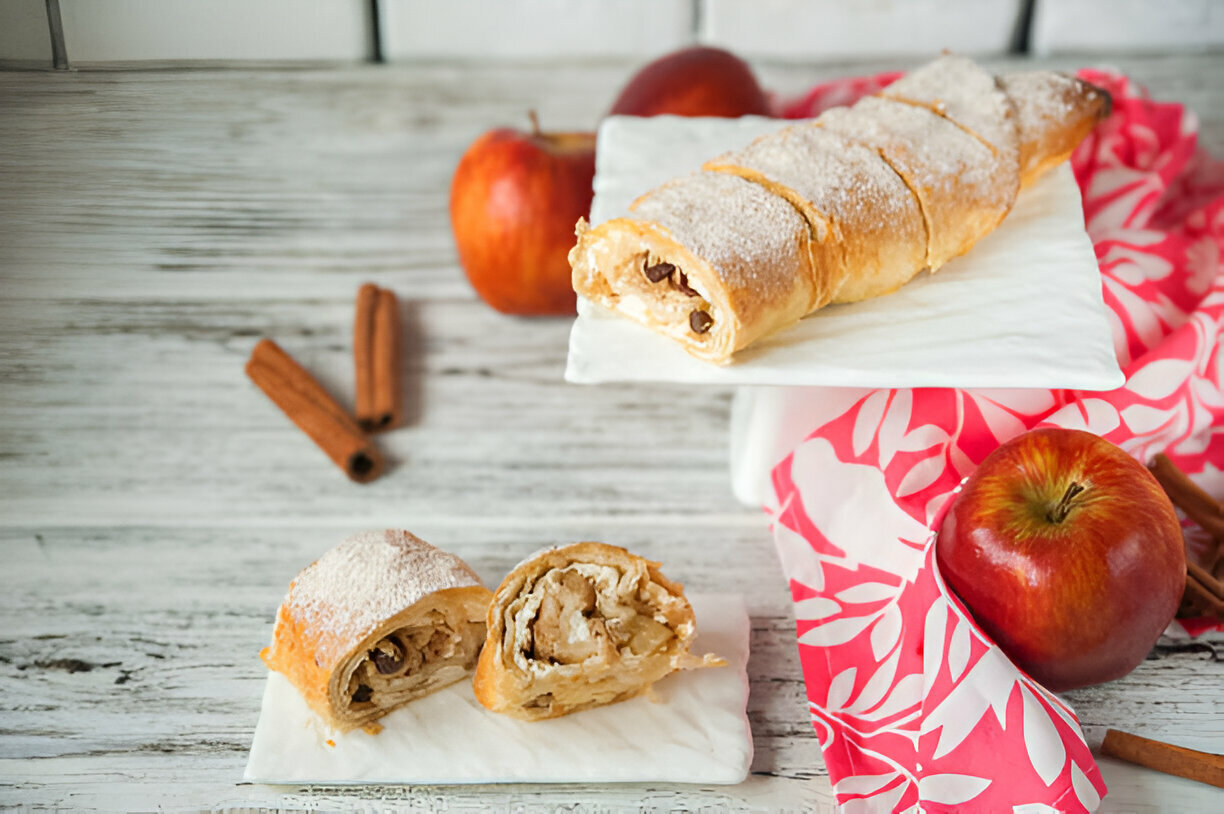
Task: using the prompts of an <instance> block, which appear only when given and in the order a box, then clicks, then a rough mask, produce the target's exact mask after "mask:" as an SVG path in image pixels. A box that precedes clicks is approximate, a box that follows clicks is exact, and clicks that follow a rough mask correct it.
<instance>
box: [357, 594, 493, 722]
mask: <svg viewBox="0 0 1224 814" xmlns="http://www.w3.org/2000/svg"><path fill="white" fill-rule="evenodd" d="M484 627H485V626H484V624H483V623H481V622H468V621H461V622H459V623H458V628H455V627H453V626H452V623H451V622H450V621H448V620H447V619H446V617H445V616H443V614H441V613H439V612H438V611H430V612H429V613H428V614H426V615H425V616H423V617H421V618H419V619H417V620H414V622H413V624H411V625H408V626H406V627H403V628H400V629H399V630H396V631H394V632H392V633H389V634H387V635H386V636H384V637H383V638H381V639H379V640H378V641H377V642H376V643H375V644H374V646H373V647H371V648H370V649H369V650H368V651H367V652H366V655H365V658H363V659H361V660H360V661H358V662H357V664H356V665H355V667H354V668H353V672H352V673H351V674H350V675H349V678H348V684H347V688H348V690H347V693H346V694H345V696H346V697H347V698H348V699H349V709H350V710H352V711H353V712H354V713H361V712H364V711H368V710H372V709H375V708H377V709H383V710H390V709H394V708H396V707H398V706H400V705H402V704H404V703H407V702H408V701H409V700H410V699H412V698H415V697H417V696H420V695H423V694H425V693H427V692H432V691H433V690H434V689H437V688H440V687H444V686H446V685H447V684H452V683H454V682H455V681H458V680H459V679H461V678H463V677H464V676H465V675H467V674H468V673H469V672H470V671H471V670H472V669H473V668H474V667H475V665H476V659H477V657H478V656H479V655H480V645H481V644H482V643H483V642H484Z"/></svg>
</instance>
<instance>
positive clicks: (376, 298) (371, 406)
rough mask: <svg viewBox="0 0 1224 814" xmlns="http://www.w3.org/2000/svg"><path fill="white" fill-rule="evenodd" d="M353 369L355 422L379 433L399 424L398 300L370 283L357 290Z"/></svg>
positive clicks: (388, 292)
mask: <svg viewBox="0 0 1224 814" xmlns="http://www.w3.org/2000/svg"><path fill="white" fill-rule="evenodd" d="M353 367H354V369H355V371H356V374H357V399H356V403H357V407H356V411H355V412H356V414H357V423H358V424H360V425H361V428H362V429H363V430H365V431H366V432H380V431H382V430H388V429H391V428H392V427H394V426H396V425H398V424H399V423H400V416H401V407H400V385H399V369H400V330H399V300H398V299H397V298H396V296H395V292H393V291H390V290H389V289H386V288H379V287H378V286H376V285H374V284H373V283H366V284H365V285H363V286H362V287H361V288H360V289H359V290H358V291H357V309H356V316H355V318H354V319H353Z"/></svg>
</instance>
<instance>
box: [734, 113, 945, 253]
mask: <svg viewBox="0 0 1224 814" xmlns="http://www.w3.org/2000/svg"><path fill="white" fill-rule="evenodd" d="M711 163H712V164H719V165H727V166H732V167H744V168H746V169H750V170H753V171H756V172H759V173H760V174H761V175H762V176H764V177H765V178H768V179H769V180H770V181H774V182H777V183H780V184H784V185H785V186H787V187H789V188H790V189H793V190H794V191H795V192H797V193H798V194H799V195H801V196H803V197H804V198H805V199H807V200H808V201H811V203H812V205H813V206H815V208H816V209H817V210H818V211H819V212H820V213H821V214H823V215H826V216H829V217H831V218H833V220H834V222H836V223H838V224H840V225H842V226H843V227H848V228H849V229H850V231H851V232H852V235H847V234H845V229H843V236H844V237H846V239H851V240H853V239H857V237H858V236H859V235H869V234H875V233H877V232H882V231H886V230H895V229H897V228H898V227H901V228H902V229H903V230H904V231H908V230H907V229H905V227H906V226H907V225H908V224H911V223H913V222H914V221H915V219H919V220H918V227H919V233H918V234H917V239H918V240H920V241H922V240H925V237H924V235H923V234H922V229H921V221H920V218H921V213H920V212H919V211H918V205H917V203H916V202H915V200H914V197H913V195H912V193H911V192H910V191H909V188H908V187H906V186H905V183H904V182H903V181H902V180H901V178H900V177H899V176H898V175H897V173H896V172H895V171H894V170H893V169H892V168H891V167H889V166H888V164H886V163H885V162H884V160H883V159H882V158H880V156H879V154H878V153H876V152H875V151H874V150H869V149H867V148H866V147H863V146H861V145H858V144H855V143H853V142H851V141H849V140H847V139H845V138H843V137H842V136H840V135H838V134H836V133H833V132H830V131H828V130H826V129H824V128H821V127H817V126H815V125H811V124H802V125H793V126H791V127H787V128H784V129H783V130H780V131H779V132H777V133H774V134H773V135H769V136H765V137H763V138H759V139H757V140H756V141H754V142H753V143H752V144H750V145H749V146H748V147H746V148H744V149H743V150H739V151H737V152H734V153H729V154H727V155H725V156H722V157H720V158H718V159H715V160H714V161H713V162H711ZM910 237H912V235H908V234H903V235H901V236H900V239H909V238H910Z"/></svg>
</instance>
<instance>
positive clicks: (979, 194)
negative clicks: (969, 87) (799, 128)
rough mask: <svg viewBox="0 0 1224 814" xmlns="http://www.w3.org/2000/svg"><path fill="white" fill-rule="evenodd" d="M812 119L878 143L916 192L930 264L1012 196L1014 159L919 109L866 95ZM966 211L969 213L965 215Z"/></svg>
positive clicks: (973, 233)
mask: <svg viewBox="0 0 1224 814" xmlns="http://www.w3.org/2000/svg"><path fill="white" fill-rule="evenodd" d="M817 121H818V122H819V123H820V126H822V127H827V128H829V129H830V130H831V131H833V132H835V133H839V134H841V135H843V136H845V137H846V138H848V139H851V140H854V141H857V142H860V143H862V144H866V145H869V146H871V147H875V148H876V149H878V150H879V151H880V153H881V154H882V155H883V156H884V158H885V159H887V161H888V162H889V164H891V165H892V166H893V168H894V169H896V170H897V172H899V173H900V174H901V175H902V177H903V178H904V179H905V181H906V183H907V184H908V185H909V186H910V188H911V189H913V190H914V192H915V193H916V194H917V195H918V198H919V201H920V203H921V205H922V211H923V216H924V217H925V218H926V222H927V231H928V241H929V248H928V254H927V260H928V263H929V265H930V266H931V268H932V269H934V268H938V267H939V266H941V265H942V264H943V263H944V262H946V261H947V260H948V259H949V258H950V257H953V256H955V255H956V254H959V253H960V252H961V251H963V250H964V248H965V247H966V246H967V245H972V243H973V242H974V241H975V240H976V239H977V238H979V237H981V236H982V234H983V232H984V231H985V230H988V229H989V228H993V226H994V225H995V224H997V223H998V220H999V219H1001V218H1002V217H1003V215H1004V214H1005V213H1006V212H1007V211H1008V210H1010V209H1011V205H1012V203H1013V202H1014V201H1015V197H1016V193H1017V191H1018V187H1019V179H1018V175H1017V172H1016V165H1015V162H1014V161H1011V162H1008V161H1006V160H1004V159H1003V158H1002V157H1000V156H998V155H996V154H994V153H992V152H991V151H990V150H989V149H988V148H987V147H986V145H984V144H983V143H982V142H981V141H979V140H978V139H976V138H974V137H973V136H971V135H969V134H968V133H966V132H965V131H964V130H962V129H961V128H959V127H957V126H956V125H955V124H952V123H951V122H949V121H948V120H946V119H944V118H943V117H941V116H939V115H937V114H935V113H933V112H932V111H930V110H927V109H926V108H925V107H918V106H914V105H908V104H903V103H901V102H894V101H891V100H889V99H883V98H879V97H868V98H866V99H863V100H862V101H860V102H859V103H858V104H856V105H855V106H854V107H852V108H833V109H832V110H828V111H825V113H824V114H822V115H821V116H820V118H819V119H817ZM967 212H972V213H974V214H975V216H976V217H975V218H974V219H970V220H966V219H964V217H963V216H964V214H965V213H967Z"/></svg>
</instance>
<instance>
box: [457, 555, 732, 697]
mask: <svg viewBox="0 0 1224 814" xmlns="http://www.w3.org/2000/svg"><path fill="white" fill-rule="evenodd" d="M658 567H659V564H658V563H655V562H651V561H649V560H646V559H643V558H642V557H639V556H636V555H634V554H631V553H629V552H628V551H626V550H625V549H623V548H618V547H616V546H611V545H606V544H603V543H589V542H588V543H575V544H573V545H569V546H565V547H562V548H553V549H548V550H545V551H542V552H540V553H538V554H536V555H534V556H532V557H530V558H528V559H527V560H525V561H524V562H523V563H521V564H520V565H518V566H517V567H516V568H515V569H514V570H513V571H511V572H510V574H509V575H507V576H506V578H505V580H503V581H502V584H501V585H500V586H499V587H498V589H497V591H496V592H495V594H494V597H493V604H492V605H491V606H490V608H489V617H488V640H487V641H486V642H485V646H484V650H483V651H481V656H480V663H479V665H478V666H477V668H476V676H475V679H474V680H473V688H474V690H475V693H476V699H477V700H478V701H480V703H481V704H483V705H484V706H485V707H487V708H488V709H491V710H493V711H494V712H500V713H503V714H505V715H510V716H512V717H515V718H521V719H524V720H528V721H534V720H539V719H543V718H556V717H558V716H560V715H566V714H568V713H571V712H576V711H578V710H582V709H588V708H590V707H595V706H601V705H604V704H611V703H615V702H617V701H623V700H625V699H628V698H632V697H633V696H635V695H640V694H641V693H643V692H645V691H646V690H647V689H649V688H650V686H651V685H652V684H654V683H655V682H656V681H658V680H659V679H661V678H663V677H664V676H666V675H668V674H669V673H672V672H674V671H675V670H682V669H688V668H693V667H704V666H721V665H723V664H725V662H724V661H723V660H721V659H718V658H716V657H715V656H713V655H707V656H704V657H698V656H695V655H693V654H692V653H690V652H689V647H690V645H691V644H692V641H693V637H694V636H695V635H696V621H695V619H694V617H693V609H692V607H691V606H690V605H689V603H688V600H687V599H685V598H684V591H683V589H682V587H681V586H680V585H678V584H676V583H674V582H671V581H670V580H668V579H667V578H666V577H664V576H663V574H662V573H660V572H659V570H658Z"/></svg>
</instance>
